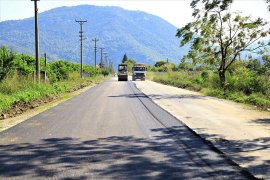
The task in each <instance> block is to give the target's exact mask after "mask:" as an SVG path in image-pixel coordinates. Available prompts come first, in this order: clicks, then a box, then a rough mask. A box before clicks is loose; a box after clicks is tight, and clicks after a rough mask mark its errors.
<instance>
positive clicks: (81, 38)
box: [75, 20, 87, 78]
mask: <svg viewBox="0 0 270 180" xmlns="http://www.w3.org/2000/svg"><path fill="white" fill-rule="evenodd" d="M75 22H77V23H79V24H80V28H81V30H80V32H79V33H80V41H81V78H82V77H83V65H82V41H83V31H82V25H83V23H85V22H87V20H75Z"/></svg>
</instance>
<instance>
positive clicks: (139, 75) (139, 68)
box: [132, 64, 146, 81]
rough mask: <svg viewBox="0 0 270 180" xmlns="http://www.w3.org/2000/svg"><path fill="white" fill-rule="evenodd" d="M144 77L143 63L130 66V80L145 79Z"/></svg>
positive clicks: (144, 68) (144, 67)
mask: <svg viewBox="0 0 270 180" xmlns="http://www.w3.org/2000/svg"><path fill="white" fill-rule="evenodd" d="M145 77H146V66H145V65H144V64H134V65H133V67H132V81H136V79H140V80H142V81H145Z"/></svg>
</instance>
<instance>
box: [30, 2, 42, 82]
mask: <svg viewBox="0 0 270 180" xmlns="http://www.w3.org/2000/svg"><path fill="white" fill-rule="evenodd" d="M31 1H34V11H35V51H36V82H38V83H40V61H39V43H38V40H39V37H38V7H37V1H39V0H31Z"/></svg>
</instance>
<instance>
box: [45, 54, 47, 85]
mask: <svg viewBox="0 0 270 180" xmlns="http://www.w3.org/2000/svg"><path fill="white" fill-rule="evenodd" d="M44 61H45V71H44V81H45V82H46V81H47V54H46V53H44Z"/></svg>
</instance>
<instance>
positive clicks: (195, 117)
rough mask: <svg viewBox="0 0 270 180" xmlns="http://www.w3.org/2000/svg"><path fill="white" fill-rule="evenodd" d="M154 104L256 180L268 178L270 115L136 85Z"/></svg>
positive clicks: (172, 89) (161, 87)
mask: <svg viewBox="0 0 270 180" xmlns="http://www.w3.org/2000/svg"><path fill="white" fill-rule="evenodd" d="M135 83H136V86H137V88H138V89H139V90H141V91H142V92H143V93H145V94H146V95H147V96H148V97H149V98H151V99H152V100H153V101H154V102H155V103H156V104H158V105H159V106H161V107H162V108H163V109H165V110H166V111H168V112H169V113H171V114H172V115H173V116H175V117H176V118H177V119H179V120H180V121H181V122H183V123H185V124H186V125H187V126H188V127H190V128H191V129H193V130H194V131H195V132H196V133H198V134H199V135H200V136H202V137H203V138H205V139H206V140H208V141H210V142H211V143H212V144H213V145H214V146H216V147H217V148H218V149H220V150H221V151H222V152H223V153H225V154H226V155H227V156H229V157H230V158H231V159H232V160H233V161H235V162H236V163H238V164H239V165H240V166H242V167H244V168H247V169H248V170H249V171H250V172H251V173H253V174H254V175H255V176H256V177H258V178H264V179H269V177H270V113H269V112H263V111H258V110H254V109H253V108H252V107H250V106H246V105H242V104H238V103H234V102H231V101H227V100H221V99H217V98H213V97H208V96H205V95H202V94H199V93H196V92H192V91H188V90H184V89H180V88H176V87H171V86H167V85H162V84H158V83H155V82H152V81H136V82H135Z"/></svg>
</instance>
